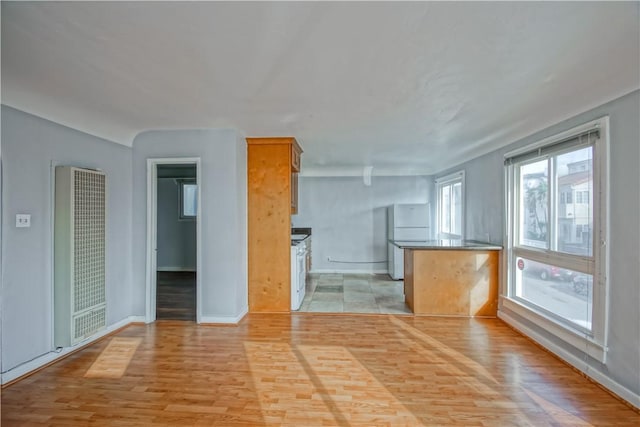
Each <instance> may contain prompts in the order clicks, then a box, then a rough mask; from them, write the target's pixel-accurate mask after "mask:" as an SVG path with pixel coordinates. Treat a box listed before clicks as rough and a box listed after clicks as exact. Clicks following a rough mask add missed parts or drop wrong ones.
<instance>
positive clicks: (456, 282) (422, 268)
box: [404, 249, 500, 317]
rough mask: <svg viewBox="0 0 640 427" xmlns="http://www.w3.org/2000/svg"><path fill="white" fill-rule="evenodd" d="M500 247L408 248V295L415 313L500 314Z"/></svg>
mask: <svg viewBox="0 0 640 427" xmlns="http://www.w3.org/2000/svg"><path fill="white" fill-rule="evenodd" d="M499 257H500V251H497V250H429V249H405V250H404V297H405V301H406V302H407V305H408V306H409V308H411V310H412V311H413V312H414V313H415V314H428V315H446V316H485V317H496V315H497V310H498V264H499Z"/></svg>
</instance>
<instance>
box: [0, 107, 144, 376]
mask: <svg viewBox="0 0 640 427" xmlns="http://www.w3.org/2000/svg"><path fill="white" fill-rule="evenodd" d="M2 162H3V165H2V230H3V235H2V271H3V277H2V308H1V309H2V314H1V316H2V371H3V372H5V371H7V370H8V369H11V368H13V367H15V366H16V365H18V364H21V363H24V362H26V361H29V360H31V359H33V358H35V357H38V356H40V355H42V354H44V353H47V352H49V351H50V350H52V349H53V341H52V330H53V329H52V328H53V326H52V325H53V311H52V304H53V302H52V301H53V279H52V277H53V276H52V257H53V252H52V251H53V235H52V233H53V232H52V229H53V228H52V209H53V196H54V195H53V188H52V185H53V177H52V172H51V171H52V166H55V165H71V166H81V167H88V168H98V169H102V170H103V171H104V172H105V173H106V175H107V224H106V227H107V236H106V238H107V241H106V248H107V252H106V298H107V325H112V324H114V323H116V322H118V321H120V320H123V319H125V318H127V317H128V316H129V315H130V313H131V303H130V300H131V298H130V296H131V275H130V273H131V200H132V193H131V149H129V148H127V147H124V146H122V145H118V144H114V143H111V142H109V141H106V140H103V139H99V138H96V137H93V136H91V135H87V134H84V133H82V132H78V131H76V130H73V129H70V128H67V127H64V126H61V125H58V124H56V123H53V122H50V121H47V120H44V119H41V118H38V117H35V116H32V115H30V114H27V113H24V112H21V111H18V110H15V109H12V108H10V107H7V106H4V105H3V106H2ZM17 213H28V214H31V227H30V228H16V227H15V215H16V214H17Z"/></svg>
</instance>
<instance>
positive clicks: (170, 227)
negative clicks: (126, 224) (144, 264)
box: [158, 178, 196, 271]
mask: <svg viewBox="0 0 640 427" xmlns="http://www.w3.org/2000/svg"><path fill="white" fill-rule="evenodd" d="M179 190H180V188H179V183H177V182H176V180H175V179H174V178H158V270H159V271H163V270H164V271H196V221H195V220H181V219H180V191H179Z"/></svg>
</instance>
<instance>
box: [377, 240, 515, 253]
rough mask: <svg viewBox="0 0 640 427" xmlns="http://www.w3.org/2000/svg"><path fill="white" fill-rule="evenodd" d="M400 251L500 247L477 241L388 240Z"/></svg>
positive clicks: (488, 249) (491, 248)
mask: <svg viewBox="0 0 640 427" xmlns="http://www.w3.org/2000/svg"><path fill="white" fill-rule="evenodd" d="M389 242H390V243H391V244H393V245H395V246H397V247H399V248H400V249H435V250H467V251H481V250H485V251H499V250H502V246H500V245H494V244H493V243H486V242H479V241H477V240H460V239H440V240H426V241H415V242H414V241H408V240H389Z"/></svg>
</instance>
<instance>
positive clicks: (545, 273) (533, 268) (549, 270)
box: [524, 260, 573, 281]
mask: <svg viewBox="0 0 640 427" xmlns="http://www.w3.org/2000/svg"><path fill="white" fill-rule="evenodd" d="M524 272H525V273H527V274H529V275H532V276H537V277H539V278H541V279H542V280H549V279H554V280H564V281H571V280H572V277H573V272H572V271H571V270H567V269H564V268H560V267H556V266H554V265H549V264H543V263H541V262H536V261H531V260H524Z"/></svg>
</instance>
